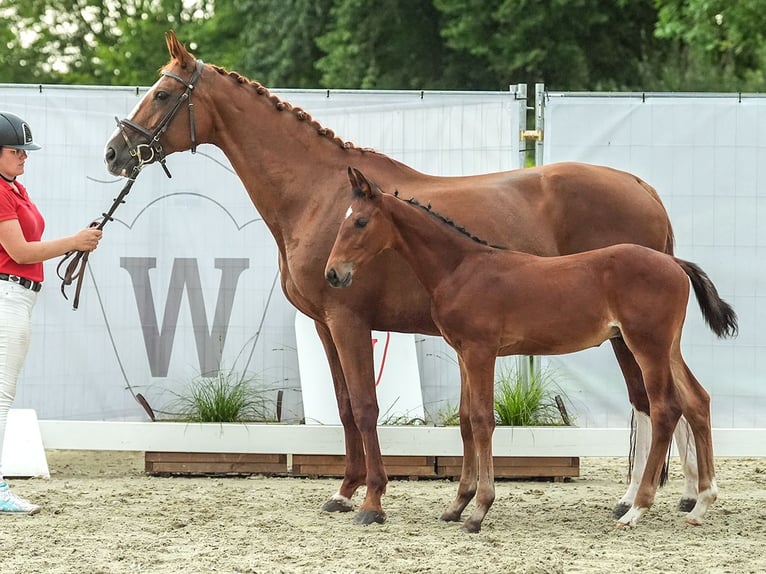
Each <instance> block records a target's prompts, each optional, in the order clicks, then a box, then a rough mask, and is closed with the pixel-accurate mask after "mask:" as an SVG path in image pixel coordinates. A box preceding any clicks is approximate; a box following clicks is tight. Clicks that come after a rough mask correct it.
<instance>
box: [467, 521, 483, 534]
mask: <svg viewBox="0 0 766 574" xmlns="http://www.w3.org/2000/svg"><path fill="white" fill-rule="evenodd" d="M480 530H481V522H471V521H470V520H466V521H465V523H464V524H463V532H467V533H468V534H476V533H477V532H479V531H480Z"/></svg>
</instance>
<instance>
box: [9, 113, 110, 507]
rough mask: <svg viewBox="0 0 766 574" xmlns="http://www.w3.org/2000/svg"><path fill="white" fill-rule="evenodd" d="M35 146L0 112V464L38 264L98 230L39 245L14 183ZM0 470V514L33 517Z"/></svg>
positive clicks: (88, 247)
mask: <svg viewBox="0 0 766 574" xmlns="http://www.w3.org/2000/svg"><path fill="white" fill-rule="evenodd" d="M38 149H40V146H39V145H37V144H36V143H34V141H33V139H32V130H31V129H30V128H29V125H28V124H27V123H26V122H25V121H24V120H22V119H21V118H20V117H19V116H17V115H15V114H12V113H9V112H0V461H1V460H2V454H3V441H4V439H5V426H6V421H7V419H8V411H9V409H10V408H11V403H12V402H13V399H14V398H15V396H16V381H17V380H18V378H19V373H20V372H21V368H22V367H23V365H24V358H25V357H26V355H27V350H28V349H29V341H30V335H31V329H32V308H33V307H34V305H35V301H37V294H38V293H39V292H40V289H41V288H42V284H43V261H46V260H48V259H52V258H54V257H60V256H62V255H64V254H66V253H68V252H69V251H93V250H94V249H95V248H96V247H97V246H98V242H99V239H101V234H102V232H101V230H100V229H94V228H88V229H83V230H82V231H79V232H77V233H75V234H74V235H70V236H68V237H62V238H60V239H53V240H49V241H42V239H41V238H42V234H43V230H44V229H45V221H44V220H43V217H42V215H41V214H40V212H39V211H38V210H37V207H36V206H35V204H34V203H32V200H31V199H30V198H29V195H28V194H27V190H26V189H25V188H24V186H23V185H21V182H19V181H18V180H17V177H18V176H20V175H21V174H23V173H24V164H25V162H26V160H27V152H28V151H30V150H38ZM2 470H3V469H2V466H0V514H36V513H38V512H39V511H40V507H39V506H38V505H36V504H32V503H30V502H29V501H27V500H24V499H23V498H21V497H20V496H17V495H16V494H14V493H13V492H12V491H11V489H10V487H9V486H8V483H7V482H6V481H5V479H4V478H3V474H2Z"/></svg>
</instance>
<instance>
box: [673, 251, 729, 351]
mask: <svg viewBox="0 0 766 574" xmlns="http://www.w3.org/2000/svg"><path fill="white" fill-rule="evenodd" d="M675 260H676V263H678V264H679V265H680V266H681V268H682V269H683V270H684V271H685V272H686V274H687V275H688V276H689V279H690V280H691V282H692V288H693V289H694V294H695V295H696V296H697V303H699V306H700V310H701V311H702V317H703V318H704V319H705V323H707V325H708V327H710V329H711V330H712V331H713V333H715V334H716V335H717V336H718V337H734V336H736V334H737V331H738V329H739V327H738V326H737V314H736V313H735V312H734V309H733V308H732V306H731V305H729V304H728V303H727V302H726V301H724V300H723V299H721V297H720V296H719V295H718V290H717V289H716V288H715V285H713V282H712V281H711V280H710V277H708V276H707V273H705V272H704V271H703V270H702V269H701V268H700V267H699V265H697V264H695V263H692V262H690V261H684V260H683V259H678V258H677V257H676V258H675Z"/></svg>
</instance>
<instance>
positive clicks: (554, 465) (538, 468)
mask: <svg viewBox="0 0 766 574" xmlns="http://www.w3.org/2000/svg"><path fill="white" fill-rule="evenodd" d="M462 465H463V457H462V456H440V457H437V460H436V474H437V476H438V477H439V478H460V471H461V469H462ZM494 469H495V478H516V479H523V478H547V479H551V480H556V481H558V480H564V479H565V478H572V477H576V476H580V458H579V457H576V456H496V457H494Z"/></svg>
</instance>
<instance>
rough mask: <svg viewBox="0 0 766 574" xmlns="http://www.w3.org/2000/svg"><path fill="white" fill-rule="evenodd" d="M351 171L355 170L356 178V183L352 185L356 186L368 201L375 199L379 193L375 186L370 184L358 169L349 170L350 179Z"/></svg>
mask: <svg viewBox="0 0 766 574" xmlns="http://www.w3.org/2000/svg"><path fill="white" fill-rule="evenodd" d="M351 169H353V170H354V176H355V179H356V183H354V182H352V185H354V187H355V188H356V189H358V190H359V191H360V192H361V193H362V194H363V195H364V196H365V197H366V198H367V199H372V198H373V197H375V195H376V194H377V193H379V191H378V190H377V189H376V187H375V185H374V184H372V183H370V182H369V181H368V180H367V178H366V177H364V174H363V173H362V172H361V171H359V170H358V169H356V168H349V178H350V177H351V175H350V173H351V171H350V170H351Z"/></svg>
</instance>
